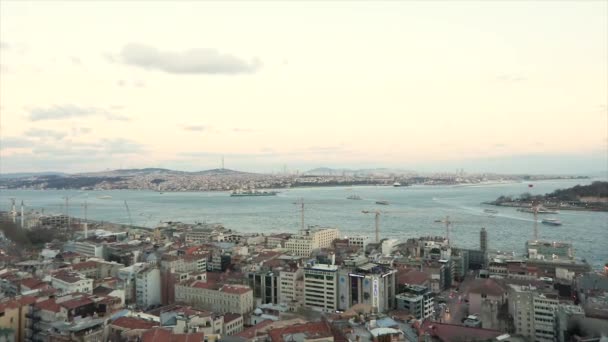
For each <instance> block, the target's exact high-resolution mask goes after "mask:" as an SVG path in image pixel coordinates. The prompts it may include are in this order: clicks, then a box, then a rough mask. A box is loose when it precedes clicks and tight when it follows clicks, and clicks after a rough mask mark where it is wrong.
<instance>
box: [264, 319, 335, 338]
mask: <svg viewBox="0 0 608 342" xmlns="http://www.w3.org/2000/svg"><path fill="white" fill-rule="evenodd" d="M293 334H304V335H306V339H318V338H324V337H329V336H333V334H332V332H331V329H330V327H329V325H328V324H327V323H325V322H311V323H305V324H296V325H292V326H289V327H285V328H279V329H272V330H270V331H269V332H268V335H269V336H270V340H271V341H272V342H285V340H284V339H283V336H285V335H293Z"/></svg>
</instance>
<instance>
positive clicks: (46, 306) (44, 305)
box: [34, 298, 61, 313]
mask: <svg viewBox="0 0 608 342" xmlns="http://www.w3.org/2000/svg"><path fill="white" fill-rule="evenodd" d="M34 306H35V307H37V308H38V309H40V310H46V311H51V312H55V313H57V312H59V311H61V306H59V304H57V303H56V302H55V298H49V299H47V300H43V301H41V302H38V303H36V305H34Z"/></svg>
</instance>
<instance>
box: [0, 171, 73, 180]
mask: <svg viewBox="0 0 608 342" xmlns="http://www.w3.org/2000/svg"><path fill="white" fill-rule="evenodd" d="M67 175H68V174H67V173H63V172H52V171H49V172H16V173H3V174H0V179H17V178H29V177H43V176H67Z"/></svg>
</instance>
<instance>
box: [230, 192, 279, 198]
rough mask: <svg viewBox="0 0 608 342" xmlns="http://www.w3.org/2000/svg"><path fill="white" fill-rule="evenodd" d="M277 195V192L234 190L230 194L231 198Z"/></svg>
mask: <svg viewBox="0 0 608 342" xmlns="http://www.w3.org/2000/svg"><path fill="white" fill-rule="evenodd" d="M277 194H278V192H277V191H257V190H234V191H232V193H230V197H249V196H251V197H256V196H276V195H277Z"/></svg>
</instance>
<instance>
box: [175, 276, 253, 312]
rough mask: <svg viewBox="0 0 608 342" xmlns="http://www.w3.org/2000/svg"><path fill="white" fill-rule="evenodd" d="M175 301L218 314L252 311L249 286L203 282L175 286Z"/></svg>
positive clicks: (251, 295)
mask: <svg viewBox="0 0 608 342" xmlns="http://www.w3.org/2000/svg"><path fill="white" fill-rule="evenodd" d="M175 301H176V302H184V303H188V304H190V305H194V306H200V307H202V308H205V309H206V310H212V311H215V312H218V313H228V312H233V313H238V314H241V315H244V314H247V313H250V312H251V311H253V291H252V290H251V288H249V286H242V285H224V286H222V287H221V288H219V289H217V288H215V286H214V284H209V283H206V282H203V281H195V282H192V283H182V284H177V285H175Z"/></svg>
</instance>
